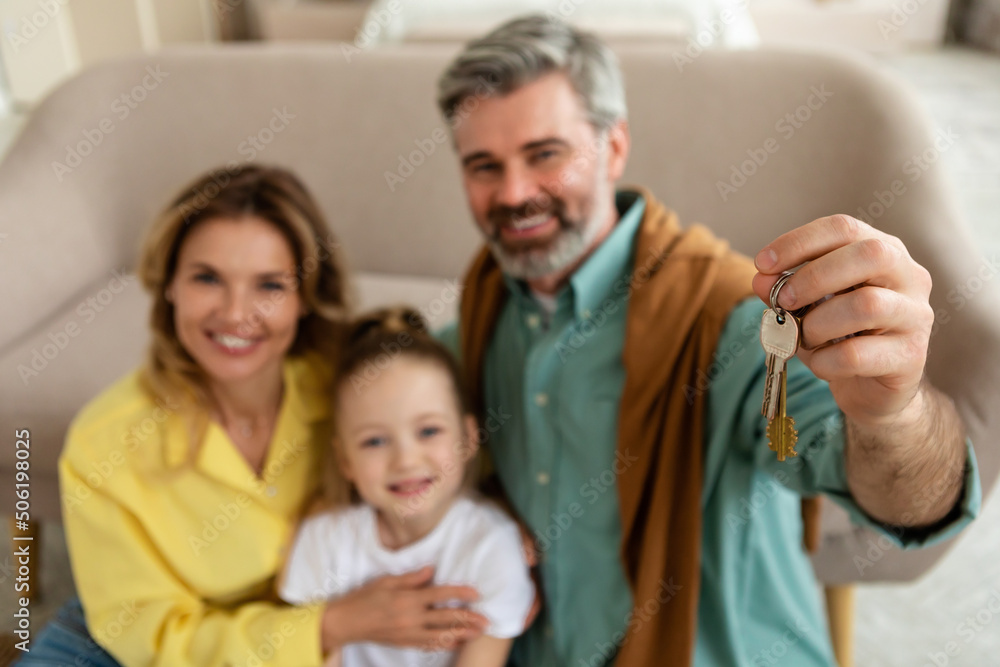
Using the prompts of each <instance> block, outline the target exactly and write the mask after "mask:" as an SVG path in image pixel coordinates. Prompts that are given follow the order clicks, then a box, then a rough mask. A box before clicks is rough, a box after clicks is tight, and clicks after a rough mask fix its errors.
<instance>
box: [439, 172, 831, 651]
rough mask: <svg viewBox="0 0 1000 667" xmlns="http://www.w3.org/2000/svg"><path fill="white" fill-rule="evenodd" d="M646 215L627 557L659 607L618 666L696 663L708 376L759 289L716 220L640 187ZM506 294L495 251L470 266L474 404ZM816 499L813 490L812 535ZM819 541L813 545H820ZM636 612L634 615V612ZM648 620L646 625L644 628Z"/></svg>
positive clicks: (628, 435) (623, 427)
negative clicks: (728, 329)
mask: <svg viewBox="0 0 1000 667" xmlns="http://www.w3.org/2000/svg"><path fill="white" fill-rule="evenodd" d="M639 192H640V194H641V196H642V197H643V198H644V199H645V201H646V209H645V214H644V216H643V219H642V222H641V225H640V228H639V231H638V232H637V234H636V238H635V243H634V256H633V260H634V261H633V272H632V276H631V283H630V285H629V297H628V314H627V316H626V317H627V319H626V327H625V345H624V349H623V351H622V361H623V364H624V367H625V386H624V390H623V393H622V398H621V405H620V407H619V420H618V441H617V445H616V446H617V449H618V451H619V452H620V453H622V454H624V452H625V450H626V448H627V449H628V450H629V453H630V454H631V455H632V456H633V457H635V456H638V461H637V462H636V463H634V464H633V465H631V466H629V467H627V468H626V469H625V470H624V472H622V474H621V476H620V478H619V479H618V484H617V487H618V495H619V500H620V508H621V521H622V544H621V558H622V562H623V563H624V567H625V573H626V577H627V579H628V582H629V585H630V586H631V589H632V595H633V600H634V604H635V609H639V608H641V607H643V606H644V605H646V604H647V603H649V602H650V601H651V600H656V601H657V602H656V603H655V604H651V606H654V607H658V612H657V613H655V614H653V615H652V617H651V618H650V619H649V620H648V621H646V622H643V623H638V622H630V623H629V627H628V632H627V634H626V637H625V640H624V642H623V644H622V645H621V648H620V650H619V652H618V657H617V660H616V662H615V664H616V665H617V666H618V667H640V666H642V667H653V666H654V665H656V666H659V665H663V664H666V663H665V659H666V656H668V655H669V656H670V659H669V664H672V665H689V664H691V661H692V659H693V656H694V644H695V633H696V631H697V627H696V626H697V611H698V589H699V581H700V576H701V566H700V560H701V539H702V532H701V531H702V507H701V492H702V483H703V479H702V478H703V475H704V471H703V452H702V446H703V444H702V443H703V442H704V441H703V436H704V432H703V423H704V418H705V410H706V401H705V396H706V392H691V391H688V392H687V393H685V391H684V387H685V386H688V387H697V386H698V382H697V378H698V376H697V372H698V371H699V370H700V371H701V372H702V373H707V372H708V369H709V366H711V364H712V359H713V356H714V354H715V350H716V346H717V343H718V340H719V336H720V335H721V332H722V329H723V327H724V326H725V323H726V320H727V319H728V317H729V314H730V312H731V311H732V309H733V308H734V307H735V306H736V304H738V303H739V302H740V301H742V300H743V299H745V298H747V297H748V296H750V295H752V294H753V290H752V288H751V281H752V279H753V276H754V274H755V273H756V269H755V268H754V265H753V263H752V262H751V261H750V260H749V259H748V258H746V257H744V256H742V255H739V254H737V253H735V252H733V251H731V250H730V249H729V245H728V243H726V242H725V241H723V240H721V239H718V238H716V237H715V236H714V235H713V234H712V233H711V232H710V231H709V230H708V229H706V228H705V227H702V226H700V225H694V226H691V227H689V228H687V229H683V230H682V229H681V227H680V224H679V222H678V220H677V216H676V214H674V212H673V211H670V210H669V209H667V208H666V207H664V206H663V205H662V204H661V203H660V202H658V201H657V200H655V199H654V198H653V197H652V195H651V194H650V193H649V192H648V191H646V190H643V189H639ZM505 298H506V287H505V285H504V282H503V276H502V273H501V271H500V268H499V267H498V265H497V264H496V261H495V260H494V259H493V257H492V255H491V254H490V252H489V250H488V249H486V248H484V249H483V250H482V251H481V252H480V253H479V255H478V256H477V257H476V259H475V260H474V262H473V264H472V266H471V268H470V269H469V271H468V273H467V274H466V280H465V289H464V292H463V294H462V303H461V309H460V322H459V325H460V328H459V332H460V333H459V336H460V346H461V350H462V355H463V359H462V362H463V366H464V370H465V373H466V379H467V381H468V387H469V388H470V391H472V393H473V400H474V405H476V406H477V408H482V396H483V391H482V382H483V370H482V369H483V362H484V358H485V355H486V350H487V347H488V345H489V342H490V339H491V338H492V335H493V331H494V328H495V326H496V322H497V319H498V318H499V315H500V312H501V309H502V307H503V304H504V300H505ZM817 509H818V508H817V506H816V500H815V499H803V518H804V520H805V522H806V536H807V542H808V541H809V540H814V539H815V536H816V534H817V530H816V524H817V521H818V512H817ZM810 546H812V545H811V544H810ZM633 618H635V617H633ZM640 628H641V629H642V632H638V631H637V630H639V629H640Z"/></svg>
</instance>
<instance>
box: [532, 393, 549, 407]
mask: <svg viewBox="0 0 1000 667" xmlns="http://www.w3.org/2000/svg"><path fill="white" fill-rule="evenodd" d="M548 404H549V395H548V394H546V393H544V392H539V393H537V394H535V405H537V406H538V407H540V408H544V407H545V406H546V405H548Z"/></svg>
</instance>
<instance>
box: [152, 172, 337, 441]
mask: <svg viewBox="0 0 1000 667" xmlns="http://www.w3.org/2000/svg"><path fill="white" fill-rule="evenodd" d="M249 217H254V218H259V219H262V220H265V221H267V222H270V223H271V224H273V225H274V226H275V228H276V229H278V230H279V231H280V232H281V233H282V234H283V235H284V237H285V239H287V241H288V244H289V246H290V247H291V250H292V253H293V256H294V258H295V268H296V273H297V279H298V280H297V282H298V292H299V296H300V298H301V300H302V305H303V307H304V310H305V313H306V314H305V315H303V316H302V317H301V319H300V320H299V323H298V330H297V333H296V336H295V340H294V341H293V342H292V346H291V348H290V349H289V355H293V356H294V355H304V354H306V353H310V352H316V353H318V354H319V355H321V356H322V357H323V358H325V359H327V360H328V363H329V364H330V365H331V366H332V365H333V364H334V363H335V361H334V358H335V354H336V351H337V349H338V348H339V344H340V340H341V337H342V335H343V332H344V330H345V322H346V320H347V310H348V308H347V305H348V304H347V298H346V293H347V289H346V283H345V276H344V270H343V268H342V262H341V259H340V254H339V250H338V248H339V244H338V243H337V241H336V238H335V237H334V235H333V234H332V233H331V232H330V231H329V229H328V228H327V226H326V222H325V220H324V217H323V215H322V213H321V212H320V209H319V206H318V205H317V204H316V201H315V200H314V199H313V197H312V196H311V195H310V194H309V192H308V191H307V190H306V188H305V186H304V185H303V184H302V182H301V181H300V180H299V179H298V178H297V177H296V176H295V175H293V174H292V173H291V172H289V171H287V170H285V169H281V168H279V167H267V166H259V165H245V166H238V167H234V168H227V169H216V170H213V171H210V172H208V173H206V174H204V175H202V176H200V177H199V178H197V179H195V180H194V181H193V182H192V183H190V184H189V185H188V186H186V187H185V188H184V189H183V190H181V192H180V194H178V195H177V197H175V198H174V200H173V201H172V202H171V203H170V204H169V206H167V208H166V210H165V211H163V213H162V214H161V215H160V216H159V217H158V218H157V220H156V221H155V222H154V224H153V226H152V228H150V230H149V232H148V233H147V235H146V238H145V241H144V243H143V247H142V252H141V256H140V260H139V269H138V274H139V278H140V280H141V281H142V284H143V286H144V287H145V288H146V290H147V291H148V292H149V294H150V295H151V296H152V298H153V307H152V312H151V316H150V327H151V329H152V334H153V336H152V344H151V346H150V349H149V354H148V357H147V361H146V364H145V367H144V369H143V372H142V381H143V384H144V385H145V388H146V389H147V391H149V392H150V393H151V394H152V395H153V397H154V398H156V399H159V400H161V401H167V402H171V403H179V404H180V405H182V406H184V407H187V408H191V409H192V410H193V411H194V412H195V413H204V409H198V407H197V406H204V405H206V404H207V400H208V388H207V378H206V377H205V374H204V372H203V371H202V369H201V367H200V366H199V365H198V363H197V362H196V361H195V360H194V359H193V358H192V357H191V355H190V354H188V352H187V350H185V349H184V346H183V345H181V342H180V340H179V339H178V337H177V330H176V328H175V326H174V305H173V304H172V303H171V302H170V301H169V300H168V299H167V289H168V287H169V286H170V283H171V282H172V280H173V278H174V274H175V272H176V269H177V258H178V255H179V254H180V248H181V246H182V245H183V243H184V240H185V238H187V235H188V234H190V233H191V230H192V229H194V228H195V227H197V226H198V225H199V224H201V223H203V222H206V221H208V220H217V219H229V220H232V219H243V218H249ZM251 317H262V315H261V314H260V313H258V312H257V311H254V314H253V315H252V316H251ZM203 416H204V415H202V417H203ZM202 421H203V420H202ZM203 426H204V424H203V423H202V424H201V425H196V426H194V427H193V429H194V431H193V435H194V436H195V437H198V438H199V439H200V437H199V436H200V432H201V430H202V428H203Z"/></svg>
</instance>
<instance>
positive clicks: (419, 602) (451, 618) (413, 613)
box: [321, 567, 489, 654]
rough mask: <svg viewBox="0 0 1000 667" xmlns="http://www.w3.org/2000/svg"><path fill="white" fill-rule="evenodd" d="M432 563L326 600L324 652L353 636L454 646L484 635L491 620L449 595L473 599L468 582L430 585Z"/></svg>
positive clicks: (358, 639)
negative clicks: (450, 604)
mask: <svg viewBox="0 0 1000 667" xmlns="http://www.w3.org/2000/svg"><path fill="white" fill-rule="evenodd" d="M433 576H434V569H433V568H431V567H425V568H422V569H420V570H417V571H415V572H409V573H407V574H402V575H398V576H391V575H387V576H383V577H379V578H378V579H375V580H373V581H370V582H369V583H367V584H365V585H364V586H361V587H360V588H357V589H355V590H353V591H351V592H350V593H348V594H347V595H344V596H343V597H339V598H337V599H335V600H331V601H330V602H329V603H327V606H326V609H325V610H324V612H323V624H322V631H321V632H322V646H323V653H324V654H326V653H328V652H330V651H331V650H334V649H337V648H340V647H342V646H344V645H345V644H352V643H356V642H375V643H379V644H387V645H390V646H400V647H413V648H422V649H428V650H434V651H452V650H455V649H456V648H458V646H459V645H460V644H462V643H463V642H466V641H468V640H470V639H475V638H477V637H479V636H480V635H482V633H483V631H484V630H485V629H486V628H487V627H488V626H489V620H488V619H487V618H486V617H485V616H483V615H481V614H477V613H476V612H473V611H470V610H468V609H461V608H447V607H446V608H441V607H439V605H442V604H444V603H447V602H451V601H458V602H465V603H470V602H475V601H476V600H478V599H479V594H478V593H477V592H476V590H475V589H473V588H470V587H468V586H431V585H430V582H431V579H432V577H433Z"/></svg>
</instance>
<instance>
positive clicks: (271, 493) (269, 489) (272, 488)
mask: <svg viewBox="0 0 1000 667" xmlns="http://www.w3.org/2000/svg"><path fill="white" fill-rule="evenodd" d="M267 495H268V496H269V497H271V498H274V497H275V496H276V495H278V488H277V487H275V486H269V487H267Z"/></svg>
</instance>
